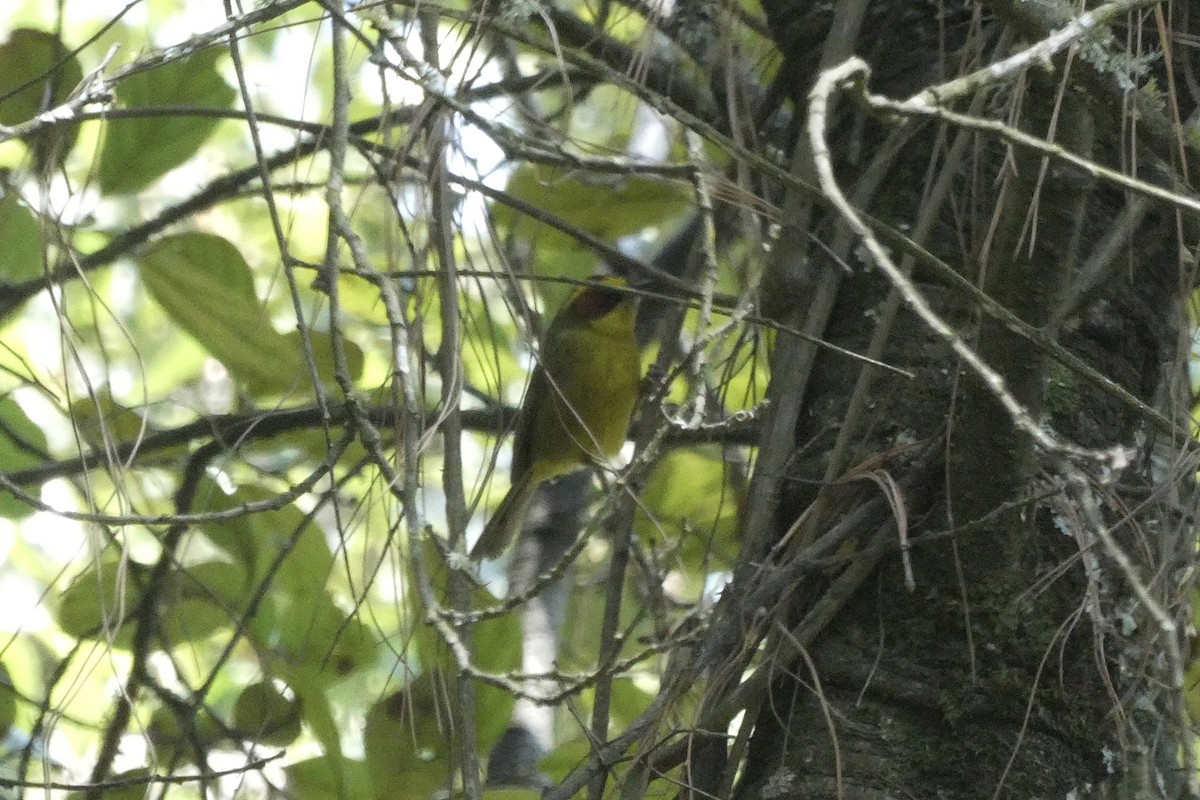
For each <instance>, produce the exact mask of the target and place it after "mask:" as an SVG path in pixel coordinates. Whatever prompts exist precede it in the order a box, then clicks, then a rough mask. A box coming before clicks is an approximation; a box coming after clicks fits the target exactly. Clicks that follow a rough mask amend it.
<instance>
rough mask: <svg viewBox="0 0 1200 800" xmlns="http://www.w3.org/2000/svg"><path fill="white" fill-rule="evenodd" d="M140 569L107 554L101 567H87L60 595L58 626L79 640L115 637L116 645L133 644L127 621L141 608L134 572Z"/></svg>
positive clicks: (135, 564)
mask: <svg viewBox="0 0 1200 800" xmlns="http://www.w3.org/2000/svg"><path fill="white" fill-rule="evenodd" d="M140 568H141V566H140V565H139V564H137V563H136V562H133V561H129V560H128V559H122V558H121V557H120V556H119V555H117V554H113V553H105V554H104V556H103V557H102V558H101V559H100V564H99V566H92V567H89V568H88V569H86V570H84V571H83V572H82V573H81V574H80V575H79V576H78V577H76V578H75V580H73V581H72V582H71V585H70V586H68V587H67V589H66V591H64V592H63V593H62V595H60V596H59V600H58V608H57V609H55V614H54V616H55V620H56V621H57V622H58V627H59V628H61V629H62V631H63V633H66V634H67V635H68V636H73V637H75V638H76V639H103V640H108V639H110V638H111V639H112V640H113V645H114V646H116V647H121V648H126V647H129V644H130V639H131V638H132V632H131V631H130V629H129V626H127V625H126V624H125V623H127V622H128V621H129V620H130V618H131V616H132V614H133V613H134V611H136V610H137V603H138V597H139V596H140V593H139V592H138V590H137V582H136V580H135V579H134V576H133V575H131V574H130V572H131V571H132V570H137V569H140Z"/></svg>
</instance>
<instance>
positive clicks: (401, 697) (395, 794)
mask: <svg viewBox="0 0 1200 800" xmlns="http://www.w3.org/2000/svg"><path fill="white" fill-rule="evenodd" d="M426 683H428V681H422V682H421V684H417V685H414V686H412V687H411V691H410V690H408V689H406V690H403V691H399V692H396V693H394V694H391V695H389V696H388V697H385V698H383V699H382V700H380V701H378V702H377V703H375V705H373V706H371V708H370V710H369V711H367V723H366V726H365V728H364V730H363V750H364V751H365V754H366V759H367V773H368V775H369V776H370V779H371V790H372V791H371V797H372V798H373V800H420V799H422V798H428V797H431V796H432V795H433V794H434V792H436V791H437V790H438V789H441V788H443V787H445V786H446V785H447V782H448V781H447V778H448V776H449V774H450V759H449V756H450V753H449V744H448V743H449V737H448V736H445V735H444V734H443V733H442V731H441V730H440V729H439V727H438V724H437V721H438V720H439V719H442V718H443V717H442V716H441V715H439V714H438V710H437V707H436V704H435V700H434V699H433V696H432V692H430V691H429V690H428V689H426V688H424V685H425V684H426Z"/></svg>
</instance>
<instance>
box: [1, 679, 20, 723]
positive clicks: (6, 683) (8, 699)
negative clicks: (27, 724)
mask: <svg viewBox="0 0 1200 800" xmlns="http://www.w3.org/2000/svg"><path fill="white" fill-rule="evenodd" d="M16 719H17V691H16V687H14V686H13V682H12V678H11V677H10V676H9V674H8V669H7V668H6V667H5V666H4V664H3V663H0V738H3V737H4V736H5V735H7V734H8V729H9V728H11V727H12V725H13V723H14V722H15V721H16Z"/></svg>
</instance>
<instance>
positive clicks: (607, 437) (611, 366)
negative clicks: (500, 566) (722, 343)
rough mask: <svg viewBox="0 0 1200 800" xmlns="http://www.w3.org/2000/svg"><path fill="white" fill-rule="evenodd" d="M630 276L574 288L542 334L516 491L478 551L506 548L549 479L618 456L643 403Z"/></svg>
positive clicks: (520, 435)
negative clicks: (530, 503) (539, 489)
mask: <svg viewBox="0 0 1200 800" xmlns="http://www.w3.org/2000/svg"><path fill="white" fill-rule="evenodd" d="M628 285H629V284H627V283H626V282H625V281H624V280H623V279H621V278H616V277H612V276H605V277H599V276H597V277H593V279H592V280H591V282H589V283H588V284H587V285H584V286H581V287H580V288H579V289H577V290H576V291H575V293H574V294H573V295H571V298H570V299H569V300H568V301H567V304H566V305H565V306H564V307H563V309H562V310H561V311H559V312H558V314H557V315H556V316H555V317H554V321H553V322H551V323H550V327H549V328H548V329H547V330H546V334H545V336H544V337H543V338H542V345H541V348H540V350H539V353H538V364H537V367H536V368H535V369H534V371H533V376H532V377H531V378H530V381H529V388H528V389H527V390H526V391H525V400H524V402H522V404H521V413H520V416H519V417H518V418H517V431H516V438H515V439H514V441H513V456H512V471H511V475H512V488H511V489H509V490H508V494H507V495H505V497H504V500H503V501H502V502H501V503H500V507H499V508H497V509H496V513H495V514H494V515H493V516H492V518H491V520H490V521H489V522H488V524H487V526H486V527H484V529H483V533H482V534H481V535H480V537H479V541H477V542H476V543H475V547H474V548H473V549H472V550H471V557H472V558H474V559H484V558H495V557H496V556H498V555H500V554H501V553H503V552H504V550H505V549H506V548H507V547H508V545H509V543H511V542H512V541H513V540H514V539H516V537H517V534H518V533H520V531H521V526H522V524H523V523H524V522H525V513H526V511H527V510H528V507H529V502H530V501H531V500H532V499H533V494H534V492H535V491H537V488H538V487H539V486H541V485H542V484H543V483H545V482H546V481H549V480H552V479H554V478H557V477H559V476H560V475H566V474H567V473H568V472H574V471H575V470H577V469H579V468H581V467H585V466H588V465H591V464H597V463H603V462H604V461H605V460H607V459H608V458H611V457H612V456H615V455H616V454H617V453H618V452H619V451H620V449H621V445H623V444H624V443H625V434H626V433H627V432H628V430H629V419H630V417H632V416H633V410H634V407H635V406H636V404H637V398H638V390H639V384H640V381H641V358H640V355H639V353H638V346H637V340H636V339H635V338H634V319H635V317H636V314H637V300H636V297H635V296H634V295H633V294H631V293H629V292H627V291H621V289H623V288H627V287H628Z"/></svg>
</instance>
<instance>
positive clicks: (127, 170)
mask: <svg viewBox="0 0 1200 800" xmlns="http://www.w3.org/2000/svg"><path fill="white" fill-rule="evenodd" d="M221 55H222V51H221V50H220V49H217V48H213V49H211V50H203V51H201V52H199V53H196V54H194V55H192V56H189V57H188V58H186V59H183V60H181V61H172V62H170V63H167V64H163V65H162V66H159V67H155V68H154V69H149V70H146V71H144V72H138V73H136V74H134V75H130V76H129V77H127V78H125V79H124V80H122V81H121V82H120V83H119V84H118V85H117V88H116V96H117V101H118V102H119V103H120V104H121V105H122V106H124V107H125V108H127V109H138V108H144V109H147V115H146V116H145V117H143V118H140V119H121V120H109V122H108V124H107V126H106V128H105V134H104V146H103V149H102V150H101V152H100V166H99V169H98V171H97V179H98V182H99V184H100V190H101V191H102V192H104V193H105V194H110V195H111V194H122V193H126V192H136V191H138V190H139V189H143V188H145V187H146V186H149V185H150V184H151V183H153V182H154V181H155V180H157V179H158V178H160V177H162V176H163V175H164V174H166V173H167V172H168V171H170V170H171V169H173V168H175V167H177V166H179V165H180V164H182V163H183V162H185V161H187V160H188V159H189V158H191V157H192V156H193V155H195V154H196V151H197V150H199V148H200V145H202V144H204V141H205V140H206V139H207V138H208V137H209V135H210V134H211V133H212V132H213V130H214V129H215V128H216V126H217V124H218V123H219V122H220V120H219V119H217V118H216V117H201V116H196V115H190V114H184V113H181V112H180V111H179V110H178V109H172V108H171V107H172V106H192V107H197V106H198V107H202V108H214V109H225V108H229V106H230V103H232V101H233V98H234V96H235V92H234V90H233V88H232V87H231V86H229V84H227V83H226V82H225V81H224V79H222V78H221V75H220V73H219V72H218V71H217V69H216V64H217V60H218V59H219V58H221Z"/></svg>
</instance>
